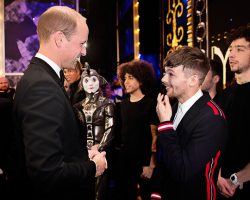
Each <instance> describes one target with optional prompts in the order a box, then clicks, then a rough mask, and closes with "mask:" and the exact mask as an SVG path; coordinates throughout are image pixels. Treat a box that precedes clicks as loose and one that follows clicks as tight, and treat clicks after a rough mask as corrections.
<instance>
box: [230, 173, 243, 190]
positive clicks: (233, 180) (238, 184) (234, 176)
mask: <svg viewBox="0 0 250 200" xmlns="http://www.w3.org/2000/svg"><path fill="white" fill-rule="evenodd" d="M230 181H231V182H232V183H233V184H234V185H237V186H239V189H240V190H241V189H243V183H238V182H237V176H236V174H235V173H234V174H232V175H231V176H230Z"/></svg>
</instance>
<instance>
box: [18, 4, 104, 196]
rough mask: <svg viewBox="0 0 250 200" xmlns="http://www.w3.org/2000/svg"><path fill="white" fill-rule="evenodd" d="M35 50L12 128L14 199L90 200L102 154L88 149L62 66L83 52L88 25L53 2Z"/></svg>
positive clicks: (41, 20) (101, 166)
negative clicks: (15, 167) (14, 141)
mask: <svg viewBox="0 0 250 200" xmlns="http://www.w3.org/2000/svg"><path fill="white" fill-rule="evenodd" d="M37 32H38V36H39V40H40V48H39V51H38V53H37V54H36V56H35V57H33V58H32V59H31V61H30V65H29V66H28V69H27V70H26V71H25V72H24V75H23V77H22V78H21V80H20V81H19V83H18V85H17V89H16V96H15V98H14V107H13V113H14V126H15V129H16V138H17V145H18V152H19V159H18V163H19V171H20V173H19V177H18V181H19V182H18V188H20V190H19V191H18V192H16V193H18V198H20V197H23V198H25V199H46V200H48V199H60V200H62V199H81V200H83V199H87V200H89V199H91V200H92V199H94V180H95V177H96V176H99V175H100V174H102V173H103V171H104V170H105V168H107V161H106V158H105V154H106V153H105V152H102V153H99V152H97V151H96V150H90V151H89V152H88V150H87V148H86V135H87V134H86V132H85V131H86V130H85V128H83V126H82V125H81V124H80V121H79V119H78V118H77V116H76V115H75V112H74V111H75V110H74V108H73V107H72V106H71V104H70V101H69V99H68V96H67V94H66V91H65V89H64V86H63V83H64V80H63V78H64V76H63V71H62V70H63V69H65V68H69V69H75V63H76V61H77V60H78V59H79V58H80V57H81V56H84V55H85V54H86V47H85V44H86V41H87V39H88V32H89V30H88V26H87V24H86V19H85V18H84V17H82V16H81V15H80V14H79V13H77V12H76V11H75V10H73V9H71V8H68V7H64V6H54V7H51V8H49V9H48V10H47V11H45V12H44V13H43V14H42V15H41V16H40V18H39V21H38V24H37Z"/></svg>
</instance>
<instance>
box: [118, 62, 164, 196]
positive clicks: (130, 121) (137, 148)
mask: <svg viewBox="0 0 250 200" xmlns="http://www.w3.org/2000/svg"><path fill="white" fill-rule="evenodd" d="M117 75H118V77H119V80H120V83H121V86H122V87H123V88H124V89H125V90H126V92H127V93H128V94H129V95H130V96H129V97H127V98H126V99H124V100H123V101H122V102H121V103H120V110H119V111H120V120H119V122H120V124H121V146H120V157H119V170H118V184H117V186H118V198H117V199H119V200H123V199H126V200H127V199H137V194H138V187H137V185H138V184H139V186H140V195H141V198H142V199H143V200H144V199H149V198H150V187H151V180H152V175H153V171H154V168H155V165H156V159H157V155H156V152H157V149H156V140H157V129H156V124H157V123H158V122H159V120H158V117H157V114H156V110H155V108H156V101H155V100H154V99H152V98H150V97H149V96H148V95H149V94H150V92H151V91H152V88H153V85H154V81H155V77H154V69H153V67H152V65H151V64H149V63H148V62H146V61H143V60H133V61H130V62H127V63H123V64H122V65H120V66H118V69H117Z"/></svg>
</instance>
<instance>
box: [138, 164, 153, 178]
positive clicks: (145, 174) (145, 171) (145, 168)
mask: <svg viewBox="0 0 250 200" xmlns="http://www.w3.org/2000/svg"><path fill="white" fill-rule="evenodd" d="M153 171H154V168H152V167H149V166H143V172H142V174H141V175H140V177H141V178H142V179H144V180H148V179H150V178H151V177H152V174H153Z"/></svg>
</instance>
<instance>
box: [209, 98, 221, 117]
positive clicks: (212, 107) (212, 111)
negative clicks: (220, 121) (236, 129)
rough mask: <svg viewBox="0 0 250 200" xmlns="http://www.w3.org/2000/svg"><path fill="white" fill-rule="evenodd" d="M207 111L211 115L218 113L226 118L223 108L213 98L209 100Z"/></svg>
mask: <svg viewBox="0 0 250 200" xmlns="http://www.w3.org/2000/svg"><path fill="white" fill-rule="evenodd" d="M207 111H208V113H209V114H211V115H218V116H221V117H223V118H225V115H224V112H223V111H222V109H221V108H220V107H219V106H218V105H217V104H216V103H215V102H214V101H213V100H212V99H211V100H210V101H208V102H207Z"/></svg>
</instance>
